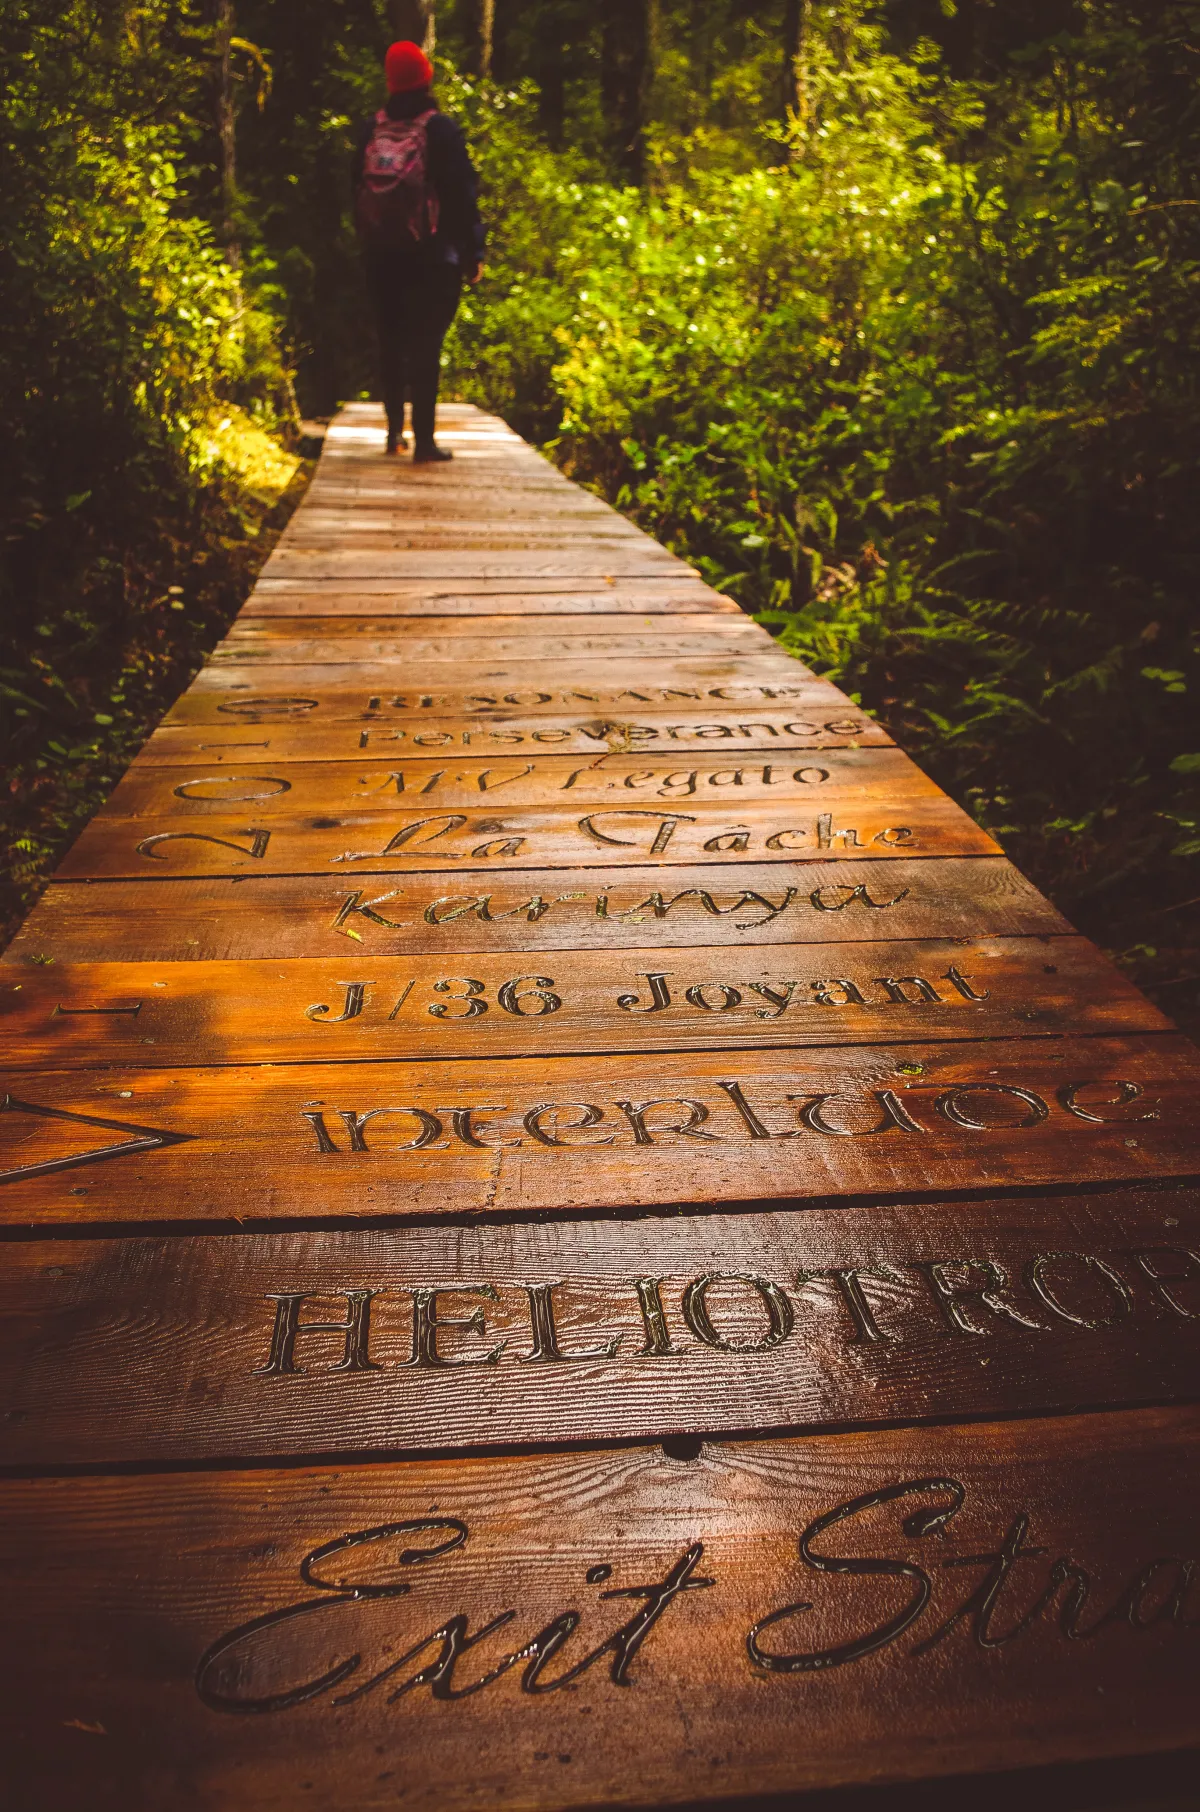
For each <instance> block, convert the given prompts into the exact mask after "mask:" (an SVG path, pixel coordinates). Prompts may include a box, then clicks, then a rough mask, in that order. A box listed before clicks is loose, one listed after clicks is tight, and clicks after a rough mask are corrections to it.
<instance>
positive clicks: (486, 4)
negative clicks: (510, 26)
mask: <svg viewBox="0 0 1200 1812" xmlns="http://www.w3.org/2000/svg"><path fill="white" fill-rule="evenodd" d="M495 48H496V0H479V73H480V75H481V76H482V77H483V79H484V81H489V80H490V79H491V74H492V58H493V55H494V53H495Z"/></svg>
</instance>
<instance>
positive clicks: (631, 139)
mask: <svg viewBox="0 0 1200 1812" xmlns="http://www.w3.org/2000/svg"><path fill="white" fill-rule="evenodd" d="M652 41H653V0H606V5H605V8H604V23H603V26H602V32H601V40H600V95H601V102H602V105H603V109H604V120H605V126H606V129H607V130H606V136H607V139H608V148H609V151H610V153H611V155H612V158H613V161H614V163H615V164H616V166H617V168H618V170H619V171H620V173H621V175H622V176H623V177H624V178H625V180H626V181H627V182H631V183H639V184H640V183H642V182H644V181H645V178H646V103H647V100H648V98H649V88H650V76H651V73H652V62H653V59H652V56H651V46H652Z"/></svg>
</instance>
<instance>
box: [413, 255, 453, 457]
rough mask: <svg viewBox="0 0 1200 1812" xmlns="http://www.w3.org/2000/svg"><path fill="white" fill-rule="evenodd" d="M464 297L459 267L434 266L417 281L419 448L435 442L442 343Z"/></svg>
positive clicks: (415, 377) (416, 431)
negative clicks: (433, 440)
mask: <svg viewBox="0 0 1200 1812" xmlns="http://www.w3.org/2000/svg"><path fill="white" fill-rule="evenodd" d="M461 294H462V273H461V272H460V270H459V268H458V266H457V265H456V264H435V265H431V266H429V267H428V268H427V269H425V270H423V271H421V272H420V274H419V276H417V277H416V279H415V287H414V295H413V302H414V307H413V314H412V337H411V341H410V346H409V370H410V382H411V384H412V414H413V440H414V441H415V443H416V445H417V446H418V447H427V446H428V445H429V443H430V442H431V441H432V439H433V435H434V426H435V422H436V418H437V395H438V382H439V380H440V378H441V361H442V344H443V342H444V340H445V338H446V334H447V333H448V332H449V329H450V323H451V322H452V321H453V319H454V317H455V315H456V313H457V312H458V302H459V297H460V295H461Z"/></svg>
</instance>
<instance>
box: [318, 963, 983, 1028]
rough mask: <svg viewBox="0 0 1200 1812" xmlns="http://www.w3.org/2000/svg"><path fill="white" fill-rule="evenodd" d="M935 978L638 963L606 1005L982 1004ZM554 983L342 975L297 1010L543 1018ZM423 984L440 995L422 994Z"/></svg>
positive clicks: (772, 1012)
mask: <svg viewBox="0 0 1200 1812" xmlns="http://www.w3.org/2000/svg"><path fill="white" fill-rule="evenodd" d="M937 981H938V982H939V983H940V984H941V991H940V992H939V990H938V988H937V987H936V986H935V985H934V983H933V982H932V981H929V980H928V979H927V978H926V977H925V976H923V975H876V976H874V977H872V978H871V980H870V981H868V980H867V979H866V978H865V977H861V976H860V977H859V979H858V980H857V981H853V980H851V979H850V977H848V976H840V977H838V976H829V977H825V978H823V979H820V980H817V981H784V980H765V979H764V980H762V981H741V980H739V981H738V982H737V983H736V984H735V983H734V982H732V981H722V980H706V981H695V982H691V983H690V984H689V983H688V982H687V981H686V980H685V982H684V985H683V986H682V987H679V986H677V985H675V983H674V978H673V973H672V971H671V970H669V969H662V970H641V971H639V972H638V974H637V976H636V978H635V979H634V981H633V984H632V987H631V986H630V984H629V983H628V982H625V983H618V984H616V985H615V989H614V993H613V997H612V1003H611V1004H612V1005H614V1006H615V1007H616V1008H617V1010H619V1011H620V1012H622V1013H635V1014H639V1015H641V1014H648V1013H664V1012H666V1011H667V1010H668V1009H670V1008H672V1007H674V1008H675V1009H676V1011H677V1013H678V1012H682V1013H685V1014H687V1013H689V1012H690V1013H695V1012H700V1013H705V1014H711V1013H729V1012H733V1011H735V1010H736V1009H737V1008H739V1007H742V1006H745V1007H746V1009H747V1011H749V1012H750V1013H751V1014H752V1015H753V1017H754V1018H755V1019H779V1018H780V1017H781V1015H782V1014H784V1013H786V1012H788V1011H789V1009H791V1008H793V1007H796V1008H798V1007H806V1006H815V1007H914V1006H915V1007H924V1006H929V1005H939V1006H944V1005H945V1004H946V1003H947V1001H951V1002H954V1003H955V1004H956V1005H959V1006H961V1005H962V1003H963V1002H964V1001H966V1002H969V1003H970V1004H971V1005H973V1006H982V1005H983V1003H984V1002H985V1001H986V1000H987V999H988V998H989V994H990V990H988V989H986V988H985V989H984V990H983V991H982V993H980V992H977V990H976V987H975V983H974V981H973V980H972V978H971V977H970V976H967V975H964V974H963V973H962V971H961V970H960V969H957V968H956V967H955V965H954V964H953V963H951V965H950V967H949V968H948V969H947V970H945V971H944V973H939V974H938V976H937ZM559 985H560V984H559V983H558V982H557V981H556V980H555V978H554V977H553V976H552V975H514V976H513V977H511V979H509V980H507V981H504V982H501V983H500V985H499V986H498V987H497V988H496V990H495V998H494V1000H491V1001H490V1000H489V999H488V988H487V984H486V983H485V982H482V981H480V980H478V978H477V977H474V976H469V975H446V976H440V977H439V978H438V979H437V980H436V981H431V982H426V983H425V984H424V988H423V991H422V993H421V994H420V995H414V993H413V990H414V988H416V987H417V986H418V983H417V982H416V981H415V980H412V981H409V982H407V983H406V984H405V985H404V987H403V988H402V989H401V991H400V994H399V996H398V997H397V998H396V999H395V1002H394V1004H393V998H392V993H389V995H388V997H387V999H386V1000H383V1001H375V1000H374V999H373V995H374V993H375V991H376V990H375V988H374V985H373V984H372V983H371V982H358V981H345V982H339V984H338V986H339V988H341V989H342V990H343V991H344V998H343V999H342V1000H341V1001H340V1002H339V1003H338V1006H339V1009H340V1010H339V1011H338V1012H336V1013H334V1012H333V1011H332V1009H331V1007H330V1005H329V1003H328V1002H326V1001H314V1002H313V1003H312V1005H311V1006H308V1007H306V1008H305V1009H304V1015H305V1018H306V1019H310V1020H312V1022H313V1024H314V1025H327V1026H339V1025H346V1024H348V1023H349V1022H350V1021H351V1020H355V1019H361V1018H363V1017H364V1016H366V1017H367V1018H369V1019H374V1020H379V1019H383V1020H387V1021H391V1020H395V1019H397V1018H398V1017H399V1015H400V1013H401V1010H402V1009H403V1008H404V1007H405V1005H406V1004H407V1005H408V1006H409V1009H410V1011H412V1010H415V1011H417V1012H418V1013H420V1012H422V1011H423V1012H424V1013H426V1014H429V1015H431V1016H432V1017H433V1018H434V1019H436V1020H437V1021H438V1023H439V1024H441V1025H448V1024H450V1025H452V1024H453V1023H454V1022H455V1021H456V1020H460V1019H469V1020H472V1021H475V1022H478V1021H479V1020H480V1019H482V1018H483V1016H484V1014H486V1013H488V1012H489V1011H490V1010H491V1008H492V1006H495V1007H496V1008H498V1009H499V1011H501V1012H502V1013H507V1014H511V1015H512V1016H514V1017H515V1018H518V1019H544V1018H546V1017H547V1016H548V1015H549V1014H551V1013H558V1012H561V1011H562V1009H563V1006H564V1005H566V1006H567V1008H568V1010H569V1008H570V1006H571V1004H572V1003H571V1001H570V1000H569V999H568V1000H566V1001H564V997H563V995H562V994H561V993H558V992H556V990H557V989H558V988H559ZM425 989H431V990H432V992H433V994H434V995H437V996H441V997H442V998H440V999H434V1000H429V999H428V998H427V997H426V994H425V992H424V990H425ZM393 992H394V990H393ZM609 1004H610V1003H609V1002H608V1001H606V1000H602V1001H595V1000H593V1001H591V1002H589V1003H588V1005H589V1007H590V1008H591V1009H592V1010H593V1011H594V1010H595V1009H596V1008H597V1007H599V1008H605V1007H607V1006H608V1005H609ZM389 1007H390V1009H391V1010H390V1011H389V1010H388V1009H389Z"/></svg>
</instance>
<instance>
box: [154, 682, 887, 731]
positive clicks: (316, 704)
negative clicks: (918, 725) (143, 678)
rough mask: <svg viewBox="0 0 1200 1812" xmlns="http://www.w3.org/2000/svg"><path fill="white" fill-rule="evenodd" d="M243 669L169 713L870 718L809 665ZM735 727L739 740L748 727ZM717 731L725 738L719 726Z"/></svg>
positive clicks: (210, 718) (211, 718)
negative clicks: (694, 672) (571, 673)
mask: <svg viewBox="0 0 1200 1812" xmlns="http://www.w3.org/2000/svg"><path fill="white" fill-rule="evenodd" d="M209 671H210V676H211V673H212V670H211V669H210V670H209ZM222 671H225V670H224V669H223V670H222ZM240 671H241V675H242V677H241V678H239V679H238V682H237V684H236V685H230V686H227V687H226V686H221V685H219V684H218V683H217V681H216V680H213V679H211V677H210V681H209V682H208V683H206V684H205V685H204V686H195V687H193V688H192V690H191V691H190V692H185V693H184V694H183V696H182V697H181V698H180V699H179V700H178V701H177V702H176V704H175V705H174V706H173V707H172V709H171V711H170V713H169V714H168V716H167V717H166V718H165V720H164V722H165V723H166V724H167V725H170V726H175V725H184V726H193V727H198V728H204V729H208V730H213V731H221V730H225V731H228V730H231V729H237V730H241V729H242V727H243V726H245V725H247V724H250V725H258V724H294V725H303V726H309V725H314V724H319V723H347V724H357V725H359V726H361V727H364V728H370V726H371V725H372V724H375V725H378V726H380V727H381V728H384V727H387V726H388V725H393V726H396V727H401V726H402V725H403V724H404V720H405V719H420V720H422V724H424V723H426V722H432V723H434V724H436V722H437V721H438V720H439V719H445V718H472V717H475V718H480V719H483V718H488V719H490V718H498V717H513V716H520V717H541V716H548V717H559V718H561V717H562V716H563V715H564V713H567V714H570V716H572V717H573V718H575V719H576V720H578V719H579V718H581V717H583V718H587V719H593V718H596V717H597V715H598V714H599V713H601V712H603V714H604V721H607V720H608V719H609V718H610V717H611V718H615V719H616V720H617V721H621V722H623V721H625V720H627V719H629V718H631V717H632V718H635V719H637V720H638V721H640V720H641V719H642V718H643V717H660V718H664V719H667V720H668V721H674V722H682V723H699V722H703V723H708V722H721V721H735V722H736V723H738V724H740V723H741V722H743V721H744V720H745V718H746V717H747V715H748V714H750V715H753V714H758V715H759V717H760V718H761V717H766V716H769V717H770V718H771V720H772V721H775V722H779V723H783V722H787V721H789V720H791V719H792V718H793V717H794V716H796V714H800V715H801V716H805V715H808V714H811V713H814V712H815V713H818V714H819V716H818V721H819V722H833V723H845V722H851V721H853V722H859V721H862V720H863V717H864V714H863V713H862V712H861V711H860V710H859V709H858V707H857V706H856V705H853V704H851V703H850V701H849V700H848V699H847V698H845V697H844V695H843V694H842V693H840V692H838V691H837V689H836V688H835V687H833V686H829V685H827V684H826V683H825V682H824V681H823V680H817V679H813V678H811V677H810V676H808V675H806V674H805V673H804V672H803V670H802V669H799V670H796V671H794V672H786V673H777V672H774V671H772V672H770V673H769V674H767V675H765V676H762V675H760V676H758V677H753V676H748V677H745V678H742V679H739V680H736V681H732V682H730V681H728V680H727V681H725V682H723V683H717V684H715V685H714V684H713V683H712V682H711V680H710V679H707V678H699V679H695V678H692V677H690V676H688V677H686V678H672V677H671V676H670V675H663V674H662V672H661V669H658V670H652V676H651V677H643V678H641V679H639V680H635V681H629V680H627V679H624V678H618V677H617V676H616V675H615V674H613V673H611V672H610V673H605V672H604V671H603V670H601V671H599V672H596V671H595V670H593V671H592V672H591V673H590V674H588V675H587V676H586V677H581V678H580V679H577V680H576V681H575V682H574V684H572V683H570V682H569V681H568V682H567V683H562V682H561V681H559V680H558V679H557V678H550V679H549V683H545V682H543V683H542V684H540V685H539V684H536V683H534V684H530V682H529V674H528V670H526V672H525V674H524V676H523V677H522V676H521V675H520V674H519V673H518V672H517V671H516V670H514V669H512V668H494V669H492V670H491V673H492V676H493V677H489V676H488V673H487V670H484V673H483V677H481V678H480V677H476V678H475V679H474V680H472V678H471V676H470V675H469V674H462V673H460V672H459V670H458V669H457V668H456V667H450V666H445V665H443V666H441V667H438V666H433V667H430V668H427V669H426V670H425V672H424V673H423V674H420V675H416V676H414V678H413V680H412V681H411V682H409V683H406V684H405V686H404V687H403V689H401V688H399V687H398V686H397V684H396V674H395V672H394V671H393V673H392V676H391V679H390V680H388V681H386V682H385V681H384V679H383V678H382V677H381V671H380V669H379V667H378V666H377V665H373V666H372V668H371V669H369V670H367V671H366V674H365V678H364V679H362V680H359V679H358V678H356V676H355V675H354V674H353V673H352V672H349V671H348V669H347V667H346V666H339V667H334V668H326V669H324V670H323V672H324V677H323V678H322V679H320V680H319V682H318V683H317V684H316V685H313V684H312V683H311V678H312V670H311V669H304V670H302V671H301V672H300V673H295V672H293V671H292V670H291V669H289V668H274V667H273V668H271V669H270V670H269V672H268V671H264V670H261V669H260V670H259V671H257V672H255V671H253V670H251V672H250V674H249V676H248V677H247V670H246V669H245V668H242V669H241V670H240ZM406 671H407V670H406ZM219 677H220V676H219V675H218V676H217V678H218V679H219ZM289 681H291V682H293V683H290V684H289V683H288V682H289ZM408 727H410V728H411V727H413V726H412V725H409V726H408ZM429 733H430V734H433V733H434V731H433V730H432V729H431V730H430V732H429ZM730 735H731V737H733V738H734V739H736V737H737V736H739V735H740V732H739V731H732V732H730ZM714 740H721V741H723V740H726V738H725V736H724V734H721V735H720V736H718V737H717V738H714Z"/></svg>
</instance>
